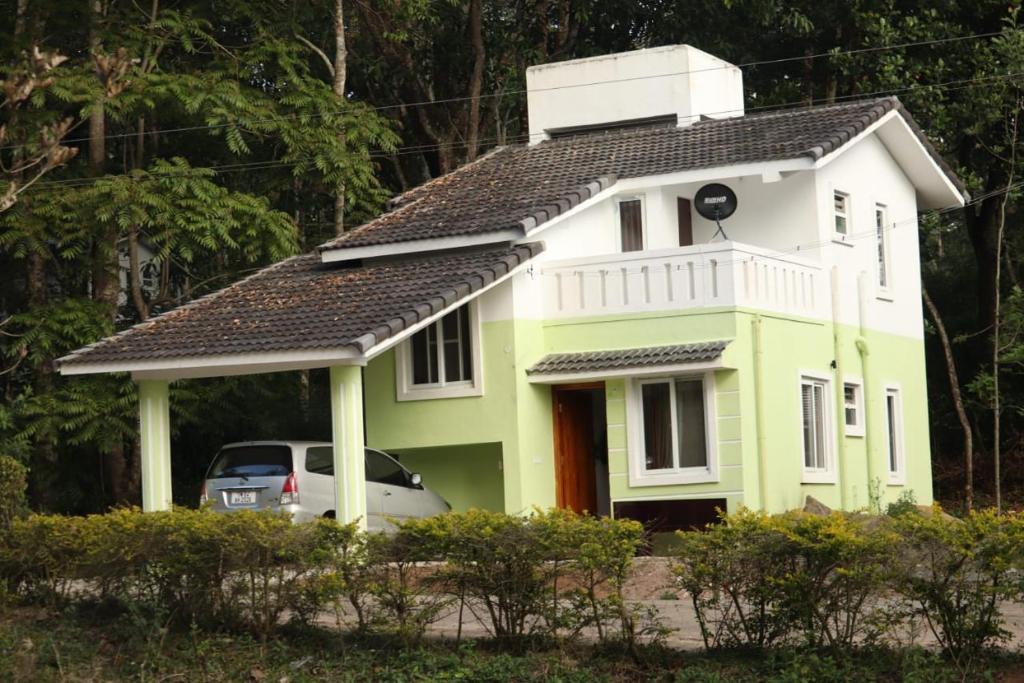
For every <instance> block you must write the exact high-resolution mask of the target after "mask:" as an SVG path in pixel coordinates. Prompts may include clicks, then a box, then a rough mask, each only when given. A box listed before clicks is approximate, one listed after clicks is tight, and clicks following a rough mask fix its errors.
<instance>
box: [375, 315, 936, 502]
mask: <svg viewBox="0 0 1024 683" xmlns="http://www.w3.org/2000/svg"><path fill="white" fill-rule="evenodd" d="M757 317H758V313H757V312H756V311H750V310H743V309H698V310H691V311H683V312H666V313H646V314H636V315H629V316H616V317H602V318H586V319H574V320H568V321H565V320H559V321H548V322H540V321H533V320H516V321H502V322H485V323H483V324H482V325H481V342H482V346H483V372H484V395H483V396H481V397H468V398H451V399H433V400H418V401H403V402H399V401H396V399H395V365H394V364H395V360H394V351H389V352H386V353H384V354H382V355H381V356H380V357H378V358H376V359H374V360H373V361H371V363H370V364H369V366H368V367H367V368H366V420H367V422H366V425H367V426H366V429H367V438H368V444H369V445H370V446H373V447H377V448H382V449H384V450H392V451H397V452H398V453H400V454H403V455H404V454H406V453H408V456H407V457H408V458H410V459H409V460H407V464H409V465H410V466H413V468H414V469H417V468H418V469H419V470H420V471H421V472H422V473H423V474H424V476H425V477H428V475H429V477H428V481H429V480H430V479H435V481H434V482H433V483H431V486H432V487H434V488H436V489H437V490H439V491H443V493H444V495H445V496H446V497H448V498H449V501H450V502H452V504H453V506H456V507H457V508H459V509H465V508H467V507H472V506H478V507H487V508H490V509H494V508H496V507H498V498H499V496H498V494H497V489H496V487H493V486H490V485H488V487H485V488H484V489H481V490H479V491H474V490H471V489H473V488H474V486H475V485H476V480H475V478H474V477H473V476H470V473H474V472H483V471H485V470H486V471H487V472H491V473H493V470H494V469H495V468H496V467H497V463H498V462H499V461H500V463H501V467H502V473H501V474H502V475H503V477H502V481H503V489H502V492H501V496H500V498H501V502H502V505H503V508H504V509H505V510H506V511H509V512H522V511H525V510H528V509H529V508H530V507H531V506H540V507H550V506H552V505H554V503H555V469H554V460H553V457H554V453H553V444H552V413H551V390H550V387H548V386H546V385H539V384H531V383H530V382H529V381H528V378H527V376H526V374H525V370H526V368H528V367H530V366H531V365H532V364H533V363H535V362H536V361H537V360H539V359H540V358H541V357H542V356H543V355H545V354H547V353H555V352H567V351H587V350H598V349H619V348H631V347H640V346H657V345H662V344H679V343H685V342H697V341H710V340H716V339H729V340H731V343H730V345H729V346H728V347H727V349H726V351H725V353H724V354H723V364H724V366H725V368H724V369H722V370H718V371H716V372H715V373H714V378H715V392H714V396H715V414H716V427H717V446H718V460H719V481H718V482H715V483H700V484H687V485H671V486H643V487H631V486H630V485H629V477H628V468H627V462H628V461H627V458H628V457H629V453H628V439H627V424H626V421H627V409H626V400H625V399H626V396H625V381H624V380H622V379H615V380H608V381H607V382H606V385H605V387H606V394H605V396H606V401H607V406H606V408H607V417H608V446H609V488H610V492H611V498H612V500H613V501H615V500H627V499H648V498H690V497H700V498H712V497H722V498H725V499H726V500H727V504H728V507H729V509H730V510H734V509H736V508H737V507H739V506H741V505H745V506H748V507H753V508H764V509H767V510H769V511H773V512H778V511H783V510H788V509H793V508H797V507H801V506H802V505H803V504H804V500H805V497H806V496H807V495H813V496H814V497H816V498H818V499H819V500H821V501H822V502H824V503H825V504H826V505H829V506H831V507H836V508H839V507H845V508H847V509H862V508H866V507H868V505H869V503H871V502H872V499H871V496H872V489H874V490H876V491H877V493H878V496H879V499H878V501H877V502H878V503H880V504H881V505H884V504H886V503H887V502H890V501H893V500H895V499H896V498H898V497H899V495H900V493H901V491H902V490H904V489H909V490H912V491H913V493H914V495H915V497H916V499H917V501H918V502H920V503H928V502H930V501H931V499H932V490H931V464H930V463H931V458H930V446H929V437H928V414H927V397H926V384H925V368H924V347H923V342H922V340H920V339H913V338H907V337H899V336H896V335H889V334H884V333H880V332H871V331H869V332H867V334H866V336H865V337H864V338H863V339H861V335H860V332H859V330H858V329H857V328H854V327H849V326H840V327H839V328H838V338H839V348H840V354H839V358H838V360H839V367H840V370H841V371H842V372H843V374H844V376H845V377H847V378H853V379H862V380H863V382H864V384H863V386H864V395H865V399H866V400H865V404H866V405H865V408H866V411H867V413H866V425H867V430H868V432H867V436H866V437H847V436H845V435H844V434H843V425H842V421H841V420H842V412H841V411H840V410H839V404H838V400H839V397H838V394H835V395H833V397H832V398H833V401H832V403H831V404H830V408H831V411H832V419H833V435H834V437H835V440H836V441H835V445H834V446H833V449H834V451H835V454H836V457H837V459H838V458H840V457H841V459H842V463H841V465H840V473H841V476H840V478H839V481H838V482H837V483H835V484H804V483H803V482H802V471H803V470H802V451H801V430H800V403H799V380H800V376H801V371H809V372H814V373H817V374H827V375H829V376H830V377H831V378H832V388H833V390H835V391H841V387H842V380H843V378H841V377H840V378H837V377H836V376H835V372H836V371H835V370H833V368H832V367H831V365H832V361H833V359H834V357H835V356H836V354H835V340H834V338H833V326H832V324H831V323H829V322H824V321H814V320H804V319H795V318H784V317H781V316H776V315H772V314H764V313H762V314H761V315H760V320H761V323H760V324H761V339H762V350H763V363H762V377H763V384H762V391H763V396H764V402H763V405H762V409H763V416H764V420H763V424H764V431H765V433H764V435H763V437H764V444H765V447H766V464H767V466H766V468H765V471H764V472H763V473H761V472H760V471H759V455H758V436H759V435H758V432H757V419H756V414H757V406H756V403H755V396H756V394H755V391H754V387H755V380H756V378H755V372H754V344H755V341H754V334H753V323H754V320H755V318H757ZM858 340H860V341H862V342H863V346H864V347H865V348H866V349H867V350H868V367H869V370H870V374H867V375H866V374H865V370H864V366H863V364H862V359H861V354H860V353H859V352H858V349H857V342H858ZM892 384H895V385H899V386H900V388H901V396H902V406H903V420H904V442H905V446H904V450H905V457H906V462H907V474H906V483H905V485H904V486H889V485H888V484H887V479H888V477H887V453H886V438H885V434H886V431H885V430H886V427H885V413H884V411H885V402H884V395H885V394H884V392H885V387H886V386H888V385H892ZM840 439H841V440H842V446H841V447H840V446H839V440H840ZM869 443H870V444H871V450H872V453H871V455H870V461H871V468H872V472H873V473H874V477H873V478H874V479H875V480H877V484H876V485H875V486H871V485H870V484H869V477H868V458H869V455H868V452H867V448H868V444H869ZM481 444H482V445H481ZM471 446H472V447H471ZM420 449H428V450H422V451H421V450H420ZM445 458H447V459H448V460H449V461H450V462H448V463H445V464H441V461H442V460H444V459H445ZM762 476H763V480H764V486H763V489H764V499H763V500H762V499H761V488H762V487H761V478H762ZM442 478H445V479H448V480H450V481H451V482H452V483H451V484H450V485H449V484H447V483H446V484H445V485H444V486H442V485H441V484H440V480H441V479H442ZM455 482H458V483H457V484H456V483H455ZM843 492H845V496H844V495H843Z"/></svg>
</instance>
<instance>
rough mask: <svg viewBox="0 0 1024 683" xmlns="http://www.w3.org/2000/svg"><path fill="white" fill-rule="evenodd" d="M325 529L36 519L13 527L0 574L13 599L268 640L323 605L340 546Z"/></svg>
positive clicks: (114, 516) (232, 520) (197, 515)
mask: <svg viewBox="0 0 1024 683" xmlns="http://www.w3.org/2000/svg"><path fill="white" fill-rule="evenodd" d="M331 524H333V523H331ZM322 526H323V525H310V524H307V525H295V524H292V523H291V521H290V520H289V518H288V517H287V516H284V515H278V514H272V513H265V512H239V513H236V514H232V515H217V514H214V513H212V512H209V511H195V510H174V511H170V512H153V513H145V514H143V513H141V512H139V511H138V510H136V509H122V510H115V511H113V512H110V513H108V514H104V515H90V516H88V517H62V516H56V515H34V516H31V517H28V518H26V519H24V520H16V521H15V522H14V524H13V525H12V527H11V532H10V534H9V537H8V542H7V543H5V544H4V545H3V546H2V547H0V570H2V571H3V575H4V576H5V577H6V578H7V580H8V582H9V583H10V584H11V586H12V588H13V589H15V590H20V592H21V593H22V594H23V595H26V596H28V597H32V598H35V599H38V600H42V601H45V602H49V603H51V604H55V603H60V602H64V601H67V600H68V599H71V598H75V597H79V598H83V599H108V600H115V601H119V602H121V603H123V604H125V605H128V606H133V607H135V608H140V607H141V608H144V609H148V610H150V611H151V612H159V613H161V614H165V615H167V619H168V620H169V621H175V622H178V623H182V624H188V623H196V624H199V625H200V626H208V627H222V626H227V627H232V628H244V629H248V630H252V631H254V632H255V633H257V634H258V635H260V636H261V637H262V638H264V639H265V638H267V637H268V636H269V635H270V634H271V633H272V632H273V630H274V629H275V628H276V627H277V624H278V622H279V621H280V618H281V616H282V614H283V613H284V612H285V611H286V610H292V611H296V612H297V614H298V615H299V616H300V617H301V616H308V614H309V613H310V612H311V611H315V610H313V604H314V603H316V604H317V605H319V604H322V600H321V601H320V602H316V600H311V598H315V595H311V594H310V593H309V591H308V588H309V585H310V582H311V580H312V578H313V577H314V576H316V575H319V574H320V573H321V572H322V571H323V568H324V566H325V563H324V562H323V557H324V555H325V553H326V552H327V551H326V550H325V549H324V547H323V545H324V543H326V542H333V541H334V540H335V537H333V536H330V535H326V534H324V533H323V531H322ZM335 526H336V525H335ZM321 592H322V591H321ZM322 599H327V596H322Z"/></svg>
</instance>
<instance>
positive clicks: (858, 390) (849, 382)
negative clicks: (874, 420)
mask: <svg viewBox="0 0 1024 683" xmlns="http://www.w3.org/2000/svg"><path fill="white" fill-rule="evenodd" d="M846 387H853V409H854V410H855V411H856V413H857V422H856V423H854V424H852V425H851V424H848V423H847V422H846V408H847V403H846ZM843 433H844V434H846V436H864V380H862V379H859V378H857V377H847V378H846V379H844V380H843Z"/></svg>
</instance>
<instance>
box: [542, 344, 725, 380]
mask: <svg viewBox="0 0 1024 683" xmlns="http://www.w3.org/2000/svg"><path fill="white" fill-rule="evenodd" d="M729 341H730V340H718V341H707V342H697V343H693V344H673V345H672V346H645V347H639V348H633V349H614V350H608V351H582V352H579V353H553V354H549V355H547V356H544V357H543V358H541V359H540V360H539V361H538V362H537V363H536V364H534V365H533V366H532V367H530V368H529V369H527V371H526V374H527V375H529V378H530V381H531V382H534V383H538V384H563V383H566V382H579V381H587V380H598V379H606V378H610V377H644V376H650V375H659V374H663V373H670V372H694V371H699V370H713V369H716V368H721V367H725V366H724V364H723V362H722V352H723V351H725V347H726V346H728V345H729Z"/></svg>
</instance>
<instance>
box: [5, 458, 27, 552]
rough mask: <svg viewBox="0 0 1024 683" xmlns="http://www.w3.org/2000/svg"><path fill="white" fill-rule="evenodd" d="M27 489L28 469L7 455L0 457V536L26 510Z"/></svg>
mask: <svg viewBox="0 0 1024 683" xmlns="http://www.w3.org/2000/svg"><path fill="white" fill-rule="evenodd" d="M27 487H28V469H27V468H26V467H25V466H24V465H22V464H21V463H20V462H18V461H17V460H15V459H14V458H12V457H11V456H9V455H0V535H2V534H3V533H5V532H6V530H7V529H8V528H9V527H10V526H11V523H12V522H13V521H14V520H15V519H17V518H18V517H20V516H22V515H23V514H24V513H25V512H26V511H27V510H28V501H27V499H26V496H25V490H26V488H27Z"/></svg>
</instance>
